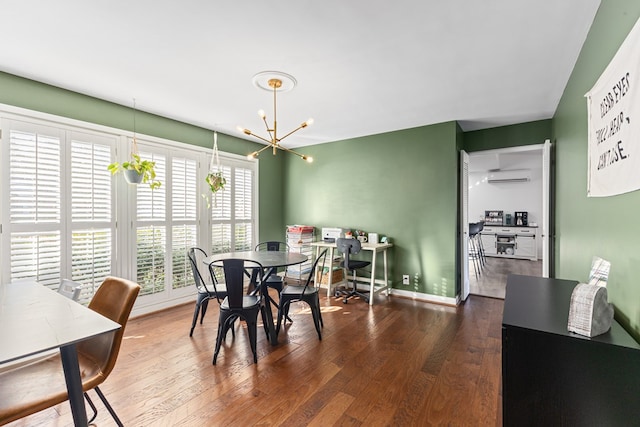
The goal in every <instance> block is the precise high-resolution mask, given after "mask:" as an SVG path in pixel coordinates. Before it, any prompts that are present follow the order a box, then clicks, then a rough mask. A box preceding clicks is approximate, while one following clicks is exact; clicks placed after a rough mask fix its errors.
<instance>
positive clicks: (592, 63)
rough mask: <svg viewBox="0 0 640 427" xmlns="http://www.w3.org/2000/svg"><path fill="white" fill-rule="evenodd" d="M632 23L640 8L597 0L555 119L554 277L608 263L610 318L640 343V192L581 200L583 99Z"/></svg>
mask: <svg viewBox="0 0 640 427" xmlns="http://www.w3.org/2000/svg"><path fill="white" fill-rule="evenodd" d="M638 17H640V2H639V1H637V0H602V3H601V5H600V8H599V10H598V13H597V15H596V18H595V20H594V22H593V25H592V27H591V30H590V31H589V34H588V36H587V39H586V41H585V44H584V46H583V48H582V51H581V53H580V56H579V58H578V61H577V63H576V66H575V68H574V70H573V73H572V75H571V78H570V80H569V82H568V84H567V86H566V88H565V91H564V94H563V96H562V99H561V101H560V104H559V106H558V109H557V110H556V114H555V116H554V117H553V138H554V142H555V144H556V195H557V196H556V200H555V203H556V248H555V249H556V257H555V260H556V272H557V274H556V276H557V277H562V278H567V279H576V280H583V281H584V280H586V279H587V276H588V273H589V269H590V265H591V259H592V257H593V256H594V255H597V256H600V257H603V258H605V259H607V260H609V261H611V264H612V265H611V273H610V276H609V284H608V286H607V288H608V295H609V301H610V302H612V303H613V304H614V306H615V308H616V318H617V319H618V320H619V321H620V322H621V323H623V325H625V326H626V327H627V328H628V329H629V330H630V331H631V332H632V333H633V334H634V335H635V336H636V339H637V338H638V337H640V279H639V277H640V275H639V271H640V270H639V266H640V250H639V249H638V248H639V246H638V242H639V241H640V227H638V209H639V208H640V191H635V192H633V193H628V194H624V195H620V196H613V197H603V198H587V102H586V99H585V98H584V94H585V93H586V92H587V91H589V90H590V89H591V87H592V86H593V84H594V83H595V82H596V80H597V79H598V78H599V77H600V74H601V73H602V72H603V71H604V69H605V67H606V66H607V65H608V64H609V62H610V61H611V59H612V58H613V56H614V55H615V53H616V51H617V49H618V48H619V47H620V45H621V44H622V42H623V40H624V39H625V37H626V36H627V34H628V33H629V31H630V30H631V28H632V27H633V25H634V24H635V22H636V20H637V19H638ZM633 59H634V60H636V61H637V60H638V58H633ZM638 101H639V102H640V100H638Z"/></svg>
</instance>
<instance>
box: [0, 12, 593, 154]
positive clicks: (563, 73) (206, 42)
mask: <svg viewBox="0 0 640 427" xmlns="http://www.w3.org/2000/svg"><path fill="white" fill-rule="evenodd" d="M599 4H600V0H562V1H558V0H482V1H478V0H447V1H442V0H438V1H436V0H422V1H421V0H396V1H384V0H368V1H364V0H360V1H356V0H352V1H346V0H323V1H310V0H273V1H265V0H261V1H258V0H244V1H220V0H218V1H216V0H207V1H204V0H183V1H177V0H174V1H169V0H92V1H87V0H58V1H47V0H3V1H2V2H0V12H1V16H2V18H3V19H2V24H1V25H0V70H1V71H5V72H8V73H12V74H16V75H19V76H24V77H27V78H31V79H34V80H38V81H42V82H45V83H49V84H52V85H55V86H59V87H63V88H66V89H70V90H73V91H76V92H80V93H83V94H87V95H91V96H95V97H98V98H102V99H106V100H109V101H112V102H115V103H118V104H123V105H126V106H132V105H133V99H134V98H135V99H136V104H137V108H138V109H140V110H144V111H148V112H151V113H155V114H159V115H162V116H165V117H170V118H174V119H177V120H181V121H184V122H187V123H192V124H195V125H198V126H202V127H204V128H208V129H215V130H218V131H221V132H224V133H228V134H231V135H235V136H238V137H245V136H244V135H243V134H242V133H240V132H238V131H237V130H236V126H237V125H243V126H244V127H248V128H250V129H252V130H253V131H254V132H256V133H258V134H266V132H265V131H264V124H263V123H262V121H260V119H259V118H258V116H257V114H256V112H257V110H258V109H260V108H263V109H264V110H265V111H266V113H267V117H268V120H272V118H273V112H272V99H271V95H270V94H269V93H268V92H265V91H263V90H259V89H257V88H256V87H254V86H253V84H252V77H253V75H254V74H256V73H258V72H260V71H266V70H276V71H282V72H285V73H289V74H291V75H293V76H294V77H295V78H296V79H297V81H298V85H297V87H296V88H295V89H294V90H292V91H290V92H286V93H282V94H281V95H279V96H278V128H279V130H280V132H279V135H280V136H281V135H284V133H285V132H288V131H289V130H291V129H293V128H295V127H297V126H298V125H299V124H300V123H302V122H303V121H305V120H306V119H307V118H309V117H313V118H314V119H315V123H314V124H313V126H310V127H308V128H306V129H304V130H301V131H299V132H298V133H296V134H295V135H293V136H291V137H289V138H287V139H286V140H285V141H284V144H283V145H285V146H289V147H297V146H303V145H310V144H317V143H323V142H329V141H336V140H342V139H347V138H353V137H358V136H364V135H371V134H377V133H382V132H388V131H394V130H398V129H406V128H412V127H417V126H423V125H429V124H434V123H440V122H445V121H450V120H458V121H459V122H460V124H461V126H462V128H463V130H465V131H469V130H476V129H482V128H488V127H495V126H501V125H508V124H514V123H522V122H527V121H532V120H540V119H548V118H550V117H552V115H553V113H554V111H555V109H556V107H557V105H558V102H559V100H560V97H561V95H562V92H563V90H564V88H565V85H566V83H567V80H568V78H569V75H570V73H571V71H572V69H573V66H574V64H575V61H576V59H577V56H578V54H579V52H580V49H581V47H582V44H583V42H584V40H585V38H586V35H587V32H588V30H589V27H590V25H591V23H592V21H593V18H594V16H595V13H596V11H597V8H598V6H599ZM265 136H266V135H265ZM246 138H247V139H251V138H249V137H246Z"/></svg>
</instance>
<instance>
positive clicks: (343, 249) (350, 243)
mask: <svg viewBox="0 0 640 427" xmlns="http://www.w3.org/2000/svg"><path fill="white" fill-rule="evenodd" d="M336 246H337V247H338V252H340V253H342V254H343V255H344V260H343V261H342V262H341V263H340V267H342V268H346V269H347V270H349V271H351V272H353V289H351V290H350V291H349V290H347V291H336V296H339V295H344V300H343V301H342V302H343V303H345V304H346V303H347V302H348V300H349V298H350V297H352V296H355V295H357V296H359V297H361V298H362V299H364V300H365V301H366V302H369V298H370V297H371V296H370V295H366V294H363V293H361V292H359V291H358V287H357V282H356V270H359V269H361V268H364V267H367V266H369V265H371V262H369V261H361V260H354V259H351V255H355V254H357V253H358V252H360V249H362V244H361V243H360V240H358V239H343V238H340V239H338V240H336Z"/></svg>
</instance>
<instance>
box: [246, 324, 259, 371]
mask: <svg viewBox="0 0 640 427" xmlns="http://www.w3.org/2000/svg"><path fill="white" fill-rule="evenodd" d="M256 315H257V313H256ZM256 317H257V316H256ZM245 321H246V322H247V331H248V332H249V344H251V351H252V352H253V363H258V353H257V351H256V347H257V346H256V342H257V340H258V333H257V332H258V323H257V322H256V320H255V319H250V320H247V319H245Z"/></svg>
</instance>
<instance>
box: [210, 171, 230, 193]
mask: <svg viewBox="0 0 640 427" xmlns="http://www.w3.org/2000/svg"><path fill="white" fill-rule="evenodd" d="M206 180H207V184H209V188H211V192H212V193H215V192H217V191H219V190H223V189H224V185H225V184H226V183H227V180H226V179H225V177H224V176H222V172H209V175H207V178H206Z"/></svg>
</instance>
